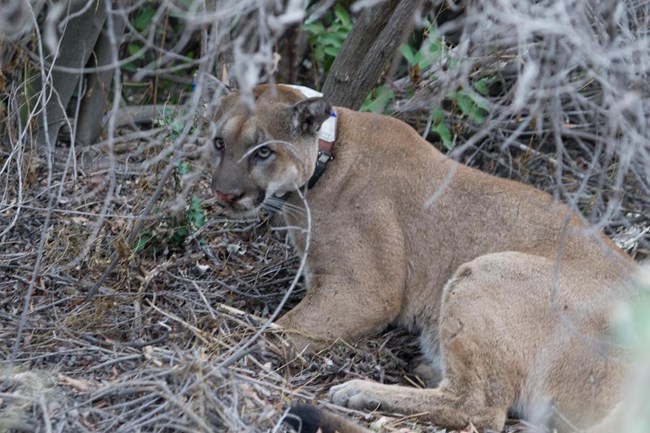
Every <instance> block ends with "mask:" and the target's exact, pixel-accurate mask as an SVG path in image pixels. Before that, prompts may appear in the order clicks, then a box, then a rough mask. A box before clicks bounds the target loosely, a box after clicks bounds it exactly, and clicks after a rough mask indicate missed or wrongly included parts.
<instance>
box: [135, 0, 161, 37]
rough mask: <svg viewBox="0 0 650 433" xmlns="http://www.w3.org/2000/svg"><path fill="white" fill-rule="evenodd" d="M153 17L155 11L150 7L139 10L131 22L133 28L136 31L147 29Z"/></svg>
mask: <svg viewBox="0 0 650 433" xmlns="http://www.w3.org/2000/svg"><path fill="white" fill-rule="evenodd" d="M154 15H156V10H155V9H154V8H152V7H151V6H146V7H144V8H142V9H140V11H138V14H137V15H136V16H135V20H134V21H133V27H135V28H136V30H138V31H143V30H145V29H147V28H148V27H149V26H150V25H151V21H152V19H153V17H154Z"/></svg>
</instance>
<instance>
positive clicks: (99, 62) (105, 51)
mask: <svg viewBox="0 0 650 433" xmlns="http://www.w3.org/2000/svg"><path fill="white" fill-rule="evenodd" d="M113 23H114V25H113V27H114V28H113V29H108V28H107V29H105V30H104V32H102V34H101V35H100V37H99V39H98V40H97V44H96V45H95V49H94V51H95V55H94V56H92V57H91V58H90V62H89V64H88V66H89V67H91V68H92V67H97V66H105V65H110V64H111V62H112V61H113V50H116V49H118V48H119V47H114V46H112V44H111V42H110V38H109V37H108V35H107V34H106V32H110V31H112V32H113V33H114V35H115V36H114V37H115V40H117V41H118V42H119V41H120V40H121V38H122V35H123V34H124V27H125V26H126V24H125V23H124V21H123V20H122V19H114V20H113ZM114 73H115V70H114V69H110V70H108V71H102V72H95V73H91V74H89V75H88V84H87V87H86V91H85V92H84V98H83V100H82V101H81V109H80V111H79V120H78V122H77V134H76V141H77V143H79V144H82V145H83V144H92V143H94V142H95V141H96V140H97V137H99V133H100V131H101V128H102V122H101V119H102V116H103V115H104V112H105V111H106V101H107V100H108V95H109V94H110V93H111V90H112V88H111V82H112V81H113V75H114Z"/></svg>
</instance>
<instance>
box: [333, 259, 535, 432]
mask: <svg viewBox="0 0 650 433" xmlns="http://www.w3.org/2000/svg"><path fill="white" fill-rule="evenodd" d="M516 258H518V259H519V261H520V262H521V263H519V265H522V266H523V267H528V268H533V269H539V268H540V267H542V265H543V264H544V262H543V259H542V260H541V261H540V260H538V259H537V258H535V257H531V256H519V255H515V256H513V255H508V254H494V255H490V256H484V257H482V258H479V259H476V260H474V261H472V262H469V263H467V264H465V265H463V266H461V267H460V268H459V269H458V271H457V272H456V274H455V276H454V278H452V279H451V280H450V282H449V283H448V284H447V286H446V287H445V289H444V290H445V291H444V295H443V299H442V305H441V308H440V318H439V319H440V320H439V321H437V320H436V318H435V317H434V318H431V323H429V324H428V325H427V327H426V328H425V329H423V337H424V338H423V341H424V342H425V344H427V345H434V344H435V342H436V341H439V345H440V356H441V359H442V367H443V380H442V382H441V383H440V385H439V386H438V387H437V388H434V389H413V388H409V387H403V386H392V385H383V384H378V383H373V382H368V381H363V380H353V381H350V382H347V383H345V384H342V385H339V386H336V387H333V388H332V390H331V391H330V399H331V400H332V401H333V402H334V403H337V404H340V405H347V406H350V407H354V408H357V409H361V408H365V409H381V410H387V411H394V412H399V413H408V414H417V415H419V416H421V417H424V418H428V419H431V420H432V421H433V422H435V423H436V424H437V425H440V426H444V427H452V428H464V427H466V426H467V425H468V424H469V423H470V422H471V423H472V424H474V426H475V427H477V428H481V429H491V430H496V431H500V430H501V429H502V428H503V425H504V422H505V419H506V416H507V412H508V409H509V408H510V407H511V406H512V405H513V404H514V403H515V402H516V401H517V397H518V392H519V389H520V386H521V383H522V381H523V379H524V376H525V375H526V357H525V356H523V355H522V349H521V347H522V341H521V334H522V332H521V327H522V326H524V327H529V326H531V325H529V324H528V323H527V320H528V319H530V320H532V321H533V323H535V320H536V319H535V317H534V315H533V314H529V315H528V316H526V314H528V311H526V307H525V306H526V305H529V303H528V302H522V301H521V300H517V299H516V298H517V296H518V295H519V293H520V292H522V291H524V292H526V291H527V289H528V287H529V286H530V278H529V277H522V275H527V274H525V273H524V274H522V273H521V272H517V271H520V270H521V269H522V266H513V262H516V260H515V259H516ZM524 265H525V266H524ZM504 268H505V269H504ZM515 275H518V277H515V278H513V276H515ZM534 277H535V278H536V277H537V275H534ZM533 304H534V303H533ZM524 313H526V314H524ZM513 315H514V316H515V317H518V316H519V317H521V320H518V321H517V320H514V321H513V320H512V317H513ZM533 335H535V334H534V333H533ZM533 335H531V337H532V336H533ZM524 344H525V343H524Z"/></svg>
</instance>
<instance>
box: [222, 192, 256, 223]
mask: <svg viewBox="0 0 650 433" xmlns="http://www.w3.org/2000/svg"><path fill="white" fill-rule="evenodd" d="M265 198H266V191H265V190H264V189H258V190H257V191H255V192H252V193H245V194H243V195H242V196H241V197H239V198H237V200H234V201H225V200H223V199H221V198H220V197H219V196H218V195H217V204H218V205H219V206H220V207H221V212H222V213H223V214H224V215H226V216H228V217H231V218H246V217H251V216H254V215H255V214H257V212H259V210H260V209H261V208H262V207H263V204H264V200H265Z"/></svg>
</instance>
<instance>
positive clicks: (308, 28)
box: [302, 22, 325, 35]
mask: <svg viewBox="0 0 650 433" xmlns="http://www.w3.org/2000/svg"><path fill="white" fill-rule="evenodd" d="M302 29H303V31H305V32H307V33H311V34H312V35H319V34H321V33H323V32H325V26H324V25H323V24H321V23H319V22H314V23H309V24H303V26H302Z"/></svg>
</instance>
